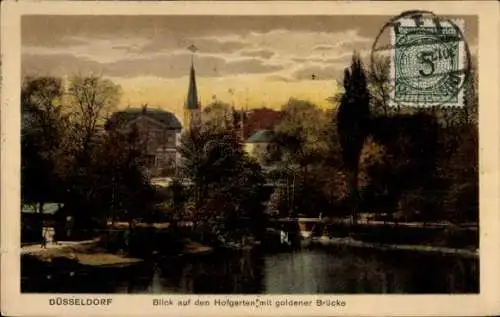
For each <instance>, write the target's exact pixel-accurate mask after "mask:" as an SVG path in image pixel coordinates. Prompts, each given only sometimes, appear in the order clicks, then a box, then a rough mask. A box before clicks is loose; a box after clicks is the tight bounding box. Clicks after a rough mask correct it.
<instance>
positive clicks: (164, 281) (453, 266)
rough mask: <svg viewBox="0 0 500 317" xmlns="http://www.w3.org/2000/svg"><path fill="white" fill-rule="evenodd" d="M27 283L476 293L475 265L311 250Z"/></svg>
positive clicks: (147, 289)
mask: <svg viewBox="0 0 500 317" xmlns="http://www.w3.org/2000/svg"><path fill="white" fill-rule="evenodd" d="M63 275H64V276H60V277H57V276H51V278H50V280H46V281H42V280H41V279H38V278H37V279H36V281H35V280H33V279H32V278H28V279H24V280H23V283H22V290H23V292H61V293H139V294H141V293H142V294H159V293H188V294H222V293H224V294H249V293H252V294H258V293H264V294H305V293H343V294H355V293H420V294H422V293H434V294H436V293H477V292H478V289H479V286H478V279H479V267H478V261H477V260H472V259H462V258H458V257H454V256H453V257H452V256H436V255H428V254H420V253H414V252H394V251H391V252H382V251H375V250H361V249H332V248H328V249H311V250H299V251H295V252H282V253H274V254H265V253H259V252H238V253H232V252H224V253H219V252H218V253H214V254H212V255H208V256H202V257H191V258H173V259H169V260H163V261H160V262H155V263H142V264H140V265H135V266H132V267H128V268H120V269H117V268H105V269H99V270H95V271H91V272H89V271H85V272H73V273H71V275H67V274H63Z"/></svg>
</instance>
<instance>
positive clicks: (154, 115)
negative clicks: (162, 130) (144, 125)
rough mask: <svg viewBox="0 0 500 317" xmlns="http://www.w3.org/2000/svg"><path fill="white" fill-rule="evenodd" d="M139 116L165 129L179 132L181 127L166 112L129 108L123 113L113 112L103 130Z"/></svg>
mask: <svg viewBox="0 0 500 317" xmlns="http://www.w3.org/2000/svg"><path fill="white" fill-rule="evenodd" d="M140 116H146V117H149V118H151V119H153V120H156V121H159V122H161V123H163V124H164V125H165V126H166V127H167V129H172V130H180V129H182V125H181V123H180V122H179V120H177V117H176V116H175V115H174V114H173V113H171V112H168V111H165V110H161V109H154V108H153V109H149V108H145V107H144V108H130V109H127V110H123V111H118V112H115V113H113V114H112V115H111V117H110V118H109V119H108V121H107V122H106V124H105V129H106V130H109V129H111V128H113V126H114V125H116V124H118V125H120V124H124V123H128V122H130V121H132V120H135V119H137V118H138V117H140Z"/></svg>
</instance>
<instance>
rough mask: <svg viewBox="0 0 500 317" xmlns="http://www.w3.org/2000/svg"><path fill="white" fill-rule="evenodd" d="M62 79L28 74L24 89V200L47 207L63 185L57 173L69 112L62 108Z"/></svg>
mask: <svg viewBox="0 0 500 317" xmlns="http://www.w3.org/2000/svg"><path fill="white" fill-rule="evenodd" d="M62 94H63V90H62V85H61V80H60V79H58V78H54V77H40V78H26V79H24V81H23V86H22V89H21V107H22V113H23V124H22V129H21V130H22V131H21V135H22V137H21V154H22V155H21V167H22V169H21V178H22V183H21V184H22V201H23V203H25V204H31V205H36V206H37V208H38V210H39V211H40V212H41V211H42V210H43V205H44V203H46V202H48V201H51V200H52V201H54V200H57V199H58V198H57V196H58V195H59V191H60V188H61V186H60V185H61V184H60V180H59V179H58V177H57V175H56V169H57V167H58V165H60V164H58V162H56V161H57V159H58V156H59V154H60V153H59V152H60V150H61V147H62V145H61V144H62V143H63V138H64V132H65V127H66V123H67V116H66V115H65V114H64V113H63V111H62V106H61V97H62Z"/></svg>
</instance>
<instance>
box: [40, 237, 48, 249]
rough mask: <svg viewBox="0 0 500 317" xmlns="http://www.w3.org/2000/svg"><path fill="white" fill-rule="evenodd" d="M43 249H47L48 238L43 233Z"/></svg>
mask: <svg viewBox="0 0 500 317" xmlns="http://www.w3.org/2000/svg"><path fill="white" fill-rule="evenodd" d="M41 247H42V249H47V238H46V237H45V235H44V234H43V235H42V245H41Z"/></svg>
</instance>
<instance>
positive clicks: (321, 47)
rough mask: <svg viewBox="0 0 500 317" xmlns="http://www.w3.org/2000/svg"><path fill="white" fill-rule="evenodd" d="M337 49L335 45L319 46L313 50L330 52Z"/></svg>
mask: <svg viewBox="0 0 500 317" xmlns="http://www.w3.org/2000/svg"><path fill="white" fill-rule="evenodd" d="M333 49H335V46H333V45H318V46H316V47H315V48H313V51H330V50H333Z"/></svg>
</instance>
